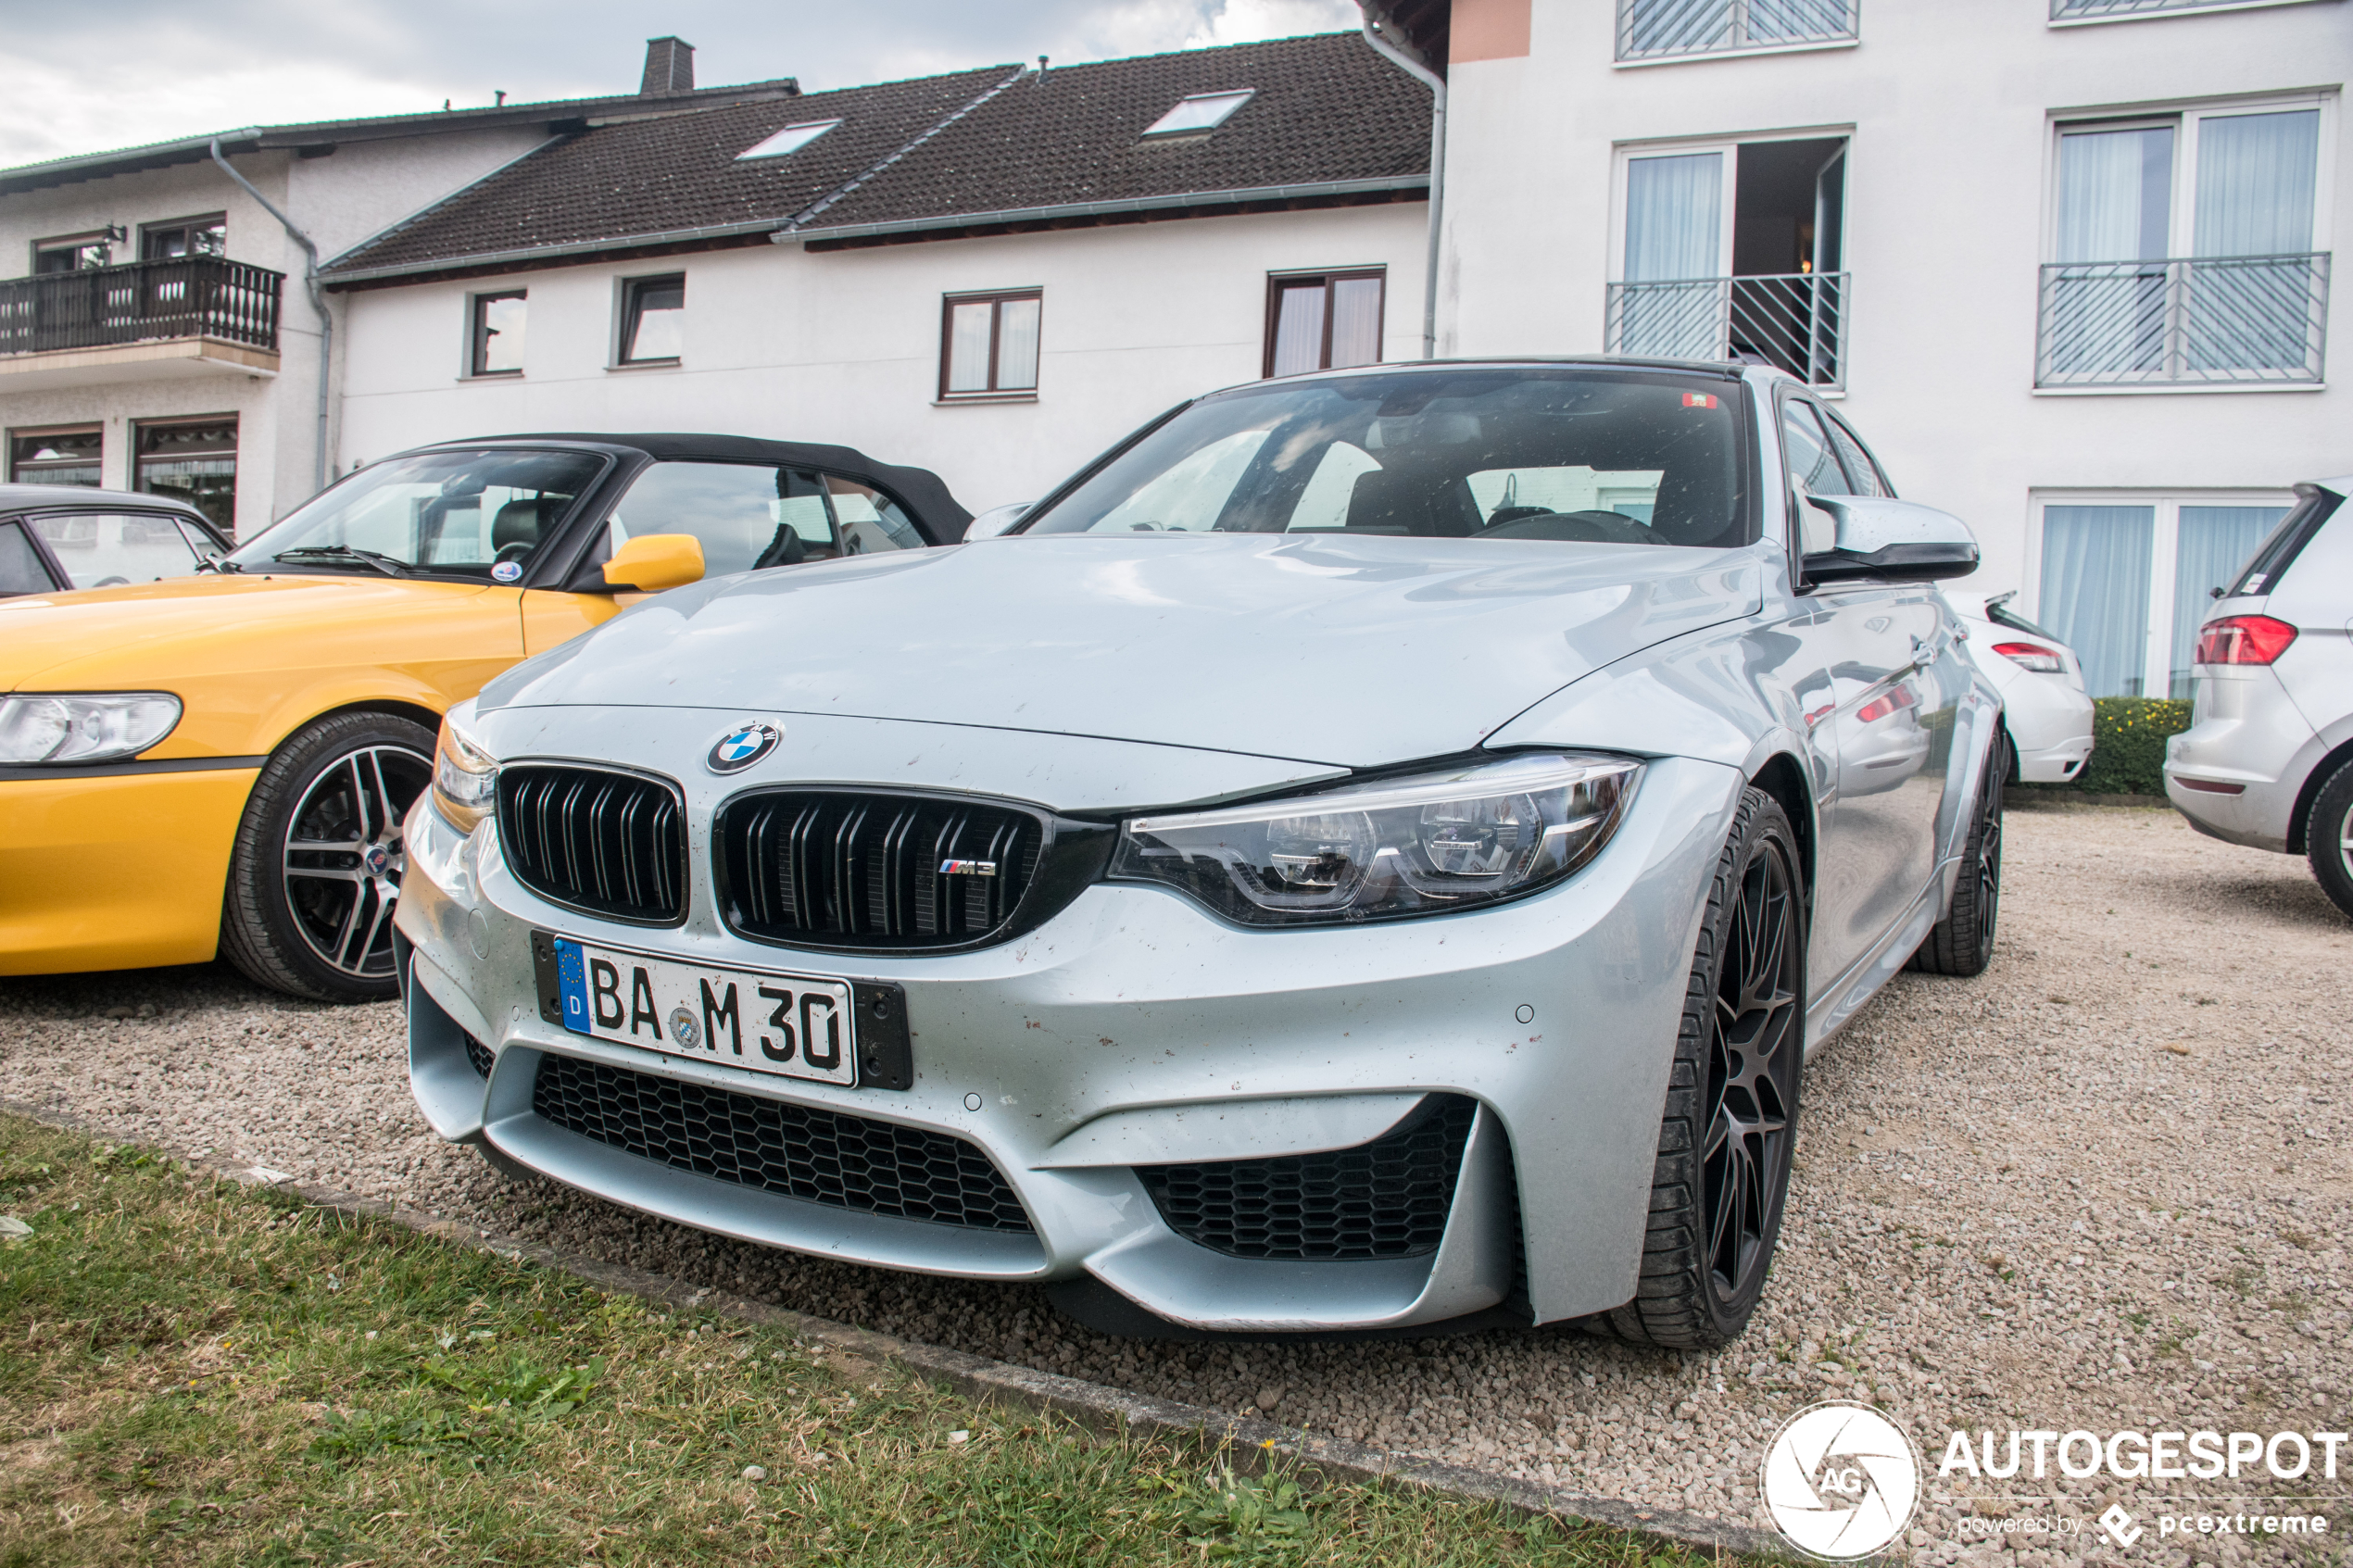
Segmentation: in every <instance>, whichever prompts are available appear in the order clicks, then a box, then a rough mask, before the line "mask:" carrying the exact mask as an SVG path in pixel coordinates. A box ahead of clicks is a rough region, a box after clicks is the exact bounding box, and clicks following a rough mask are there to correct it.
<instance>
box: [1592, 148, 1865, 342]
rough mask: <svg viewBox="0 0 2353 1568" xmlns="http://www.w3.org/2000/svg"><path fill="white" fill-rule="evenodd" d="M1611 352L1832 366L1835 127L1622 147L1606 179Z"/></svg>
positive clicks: (1840, 181) (1841, 305)
mask: <svg viewBox="0 0 2353 1568" xmlns="http://www.w3.org/2000/svg"><path fill="white" fill-rule="evenodd" d="M1618 185H1619V189H1620V190H1621V191H1622V192H1623V196H1622V205H1621V207H1620V208H1619V230H1620V232H1621V235H1622V239H1621V241H1620V244H1619V246H1618V249H1617V282H1613V283H1611V284H1610V285H1609V287H1608V291H1607V295H1606V301H1605V305H1604V316H1605V322H1606V325H1605V342H1606V344H1607V345H1608V349H1609V352H1610V353H1612V354H1639V355H1662V356H1665V357H1667V358H1679V359H1727V360H1734V361H1739V362H1742V363H1746V364H1753V365H1777V366H1779V367H1780V369H1782V370H1787V371H1788V372H1789V373H1790V374H1792V375H1793V376H1795V377H1797V378H1798V380H1800V381H1803V382H1806V383H1808V384H1810V385H1814V386H1822V387H1837V386H1843V384H1844V383H1845V375H1846V363H1845V361H1846V298H1847V275H1846V271H1845V269H1844V256H1843V249H1844V229H1845V211H1846V138H1844V137H1843V136H1819V137H1804V138H1793V139H1791V140H1788V141H1756V142H1739V143H1732V142H1725V143H1718V144H1713V145H1708V144H1680V145H1677V146H1675V147H1672V148H1666V147H1645V148H1634V149H1630V150H1629V151H1628V152H1627V153H1626V154H1625V155H1624V157H1623V164H1622V167H1621V169H1620V177H1619V181H1618Z"/></svg>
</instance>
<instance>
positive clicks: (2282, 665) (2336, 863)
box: [2165, 476, 2353, 915]
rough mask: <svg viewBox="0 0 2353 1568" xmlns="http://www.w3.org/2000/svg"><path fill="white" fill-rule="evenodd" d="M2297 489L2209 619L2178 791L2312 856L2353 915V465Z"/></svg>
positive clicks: (2223, 821)
mask: <svg viewBox="0 0 2353 1568" xmlns="http://www.w3.org/2000/svg"><path fill="white" fill-rule="evenodd" d="M2347 495H2353V476H2347V477H2346V478H2344V479H2331V480H2323V481H2322V482H2321V483H2317V484H2299V485H2297V486H2296V506H2295V507H2294V508H2291V509H2290V510H2289V512H2288V514H2287V516H2285V517H2284V518H2282V519H2281V520H2280V521H2279V525H2278V526H2277V527H2276V528H2274V529H2272V531H2271V535H2270V537H2268V538H2266V539H2265V540H2264V541H2263V543H2262V544H2261V545H2260V546H2258V547H2257V549H2256V551H2255V554H2254V556H2253V557H2252V558H2249V559H2248V561H2247V563H2246V567H2245V568H2244V569H2243V570H2242V571H2240V573H2239V575H2238V580H2237V581H2236V582H2234V583H2232V584H2231V585H2230V587H2229V588H2228V589H2227V590H2226V591H2225V592H2224V593H2223V595H2222V596H2221V598H2220V600H2219V601H2218V602H2217V603H2216V604H2215V607H2214V613H2213V614H2211V615H2210V616H2208V618H2207V621H2206V624H2205V625H2204V626H2202V627H2200V628H2199V629H2198V638H2197V653H2196V656H2195V663H2196V674H2197V694H2196V707H2195V708H2194V709H2193V710H2192V714H2191V723H2190V727H2189V728H2188V729H2187V730H2185V731H2183V733H2182V734H2178V735H2175V736H2174V737H2173V738H2172V739H2171V741H2169V742H2167V743H2166V747H2165V793H2166V796H2167V797H2168V798H2170V799H2171V801H2172V802H2173V804H2174V806H2175V807H2177V808H2178V809H2180V810H2181V813H2182V815H2183V816H2185V817H2187V818H2188V819H2189V820H2190V825H2191V826H2192V827H2195V828H2196V829H2197V830H2198V831H2199V832H2200V833H2204V834H2211V835H2213V836H2214V837H2216V838H2221V839H2227V840H2229V841H2230V842H2231V843H2233V844H2245V845H2248V846H2251V847H2255V848H2258V849H2271V850H2275V851H2279V852H2283V853H2285V854H2290V855H2299V854H2300V855H2306V856H2309V858H2310V859H2311V861H2312V874H2313V875H2314V876H2316V877H2318V878H2319V879H2320V882H2321V886H2322V888H2324V889H2326V890H2327V893H2328V896H2329V897H2330V898H2332V899H2334V901H2335V903H2336V907H2337V908H2338V909H2343V910H2344V911H2345V912H2346V913H2347V915H2353V509H2348V508H2346V507H2345V505H2344V502H2345V497H2346V496H2347Z"/></svg>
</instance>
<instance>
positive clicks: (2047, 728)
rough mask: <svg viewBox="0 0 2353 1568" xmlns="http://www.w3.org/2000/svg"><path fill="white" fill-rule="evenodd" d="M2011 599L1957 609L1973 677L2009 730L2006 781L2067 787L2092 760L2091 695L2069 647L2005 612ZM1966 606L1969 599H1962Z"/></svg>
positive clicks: (1994, 599)
mask: <svg viewBox="0 0 2353 1568" xmlns="http://www.w3.org/2000/svg"><path fill="white" fill-rule="evenodd" d="M2011 597H2012V595H2010V594H1996V595H1994V596H1993V597H1991V598H1989V599H1986V600H1985V601H1984V611H1983V613H1982V614H1978V615H1972V614H1971V613H1969V611H1968V610H1966V609H1962V608H1959V607H1958V606H1956V607H1955V608H1954V614H1956V615H1957V616H1958V617H1960V621H1961V625H1962V626H1963V627H1964V628H1965V629H1967V631H1968V632H1969V643H1968V647H1969V659H1971V661H1972V662H1974V663H1975V664H1976V665H1977V668H1978V672H1979V673H1981V674H1982V675H1983V676H1984V677H1985V678H1986V679H1987V680H1989V681H1991V682H1993V683H1994V690H1995V691H1998V692H2000V693H2001V694H2002V722H2003V724H2004V726H2005V727H2006V728H2007V730H2008V731H2009V735H2010V746H2011V753H2010V754H2011V757H2012V759H2013V762H2012V770H2013V771H2012V772H2011V774H2010V777H2011V778H2012V779H2013V780H2015V781H2016V782H2017V783H2019V784H2065V783H2066V782H2067V781H2068V780H2070V779H2071V778H2073V777H2075V775H2076V774H2078V773H2080V772H2082V771H2083V764H2084V763H2086V762H2089V761H2090V760H2091V759H2092V698H2091V696H2090V694H2089V693H2087V692H2086V691H2085V690H2084V689H2083V666H2082V663H2081V662H2080V661H2079V660H2078V659H2076V657H2075V650H2074V649H2073V648H2071V647H2069V646H2067V645H2066V644H2065V643H2063V642H2060V641H2059V640H2058V639H2057V637H2055V636H2053V635H2052V634H2051V633H2048V632H2045V631H2044V630H2043V628H2041V627H2040V626H2037V625H2035V624H2034V623H2033V622H2032V621H2029V620H2027V619H2025V618H2024V617H2023V616H2021V615H2020V614H2019V613H2018V612H2017V611H2016V610H2014V609H2012V608H2009V600H2010V598H2011ZM1963 602H1968V601H1963Z"/></svg>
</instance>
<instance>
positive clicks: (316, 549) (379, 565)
mask: <svg viewBox="0 0 2353 1568" xmlns="http://www.w3.org/2000/svg"><path fill="white" fill-rule="evenodd" d="M271 560H356V561H362V562H365V563H366V564H367V565H369V566H372V567H374V568H375V569H376V570H377V571H381V572H383V573H384V575H385V576H386V577H407V576H409V575H410V574H411V573H410V571H409V564H408V563H407V562H406V561H401V560H396V559H394V558H392V557H390V556H387V555H384V554H382V553H381V552H379V551H376V550H363V549H360V548H359V546H356V545H301V546H296V547H295V548H294V549H291V550H280V551H279V552H278V553H277V554H276V555H274V556H271Z"/></svg>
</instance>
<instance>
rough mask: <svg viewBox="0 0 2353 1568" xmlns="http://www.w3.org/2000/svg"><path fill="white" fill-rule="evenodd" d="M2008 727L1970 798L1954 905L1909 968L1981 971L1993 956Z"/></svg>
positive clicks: (1998, 905) (1998, 906) (2008, 754)
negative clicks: (1966, 836) (1972, 797)
mask: <svg viewBox="0 0 2353 1568" xmlns="http://www.w3.org/2000/svg"><path fill="white" fill-rule="evenodd" d="M2011 755H2012V754H2011V751H2010V741H2009V734H2008V732H2007V730H1997V731H1995V732H1994V755H1993V756H1991V757H1988V758H1987V759H1985V771H1984V772H1983V773H1982V774H1981V775H1979V779H1978V785H1977V798H1976V799H1975V800H1973V801H1971V802H1970V803H1969V840H1968V842H1967V843H1965V844H1964V845H1963V846H1962V847H1961V874H1960V876H1959V877H1958V879H1957V880H1956V881H1955V883H1954V884H1953V905H1952V908H1951V909H1947V910H1946V911H1945V913H1944V919H1943V920H1941V921H1938V922H1936V925H1935V927H1934V928H1933V929H1931V931H1930V932H1929V934H1928V940H1927V941H1925V942H1922V943H1921V944H1920V945H1919V951H1917V952H1915V953H1914V954H1913V955H1912V961H1911V964H1910V967H1911V968H1913V969H1917V970H1919V971H1921V972H1923V973H1927V974H1954V975H1960V976H1963V977H1967V976H1969V975H1972V974H1982V973H1984V972H1985V971H1986V969H1987V967H1988V966H1989V965H1991V964H1992V963H1993V961H1994V922H1995V921H1997V920H1998V919H1999V918H2000V917H2001V913H2002V798H2003V784H2004V782H2005V781H2006V780H2007V779H2008V778H2009V776H2010V758H2011Z"/></svg>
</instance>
